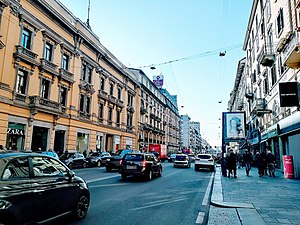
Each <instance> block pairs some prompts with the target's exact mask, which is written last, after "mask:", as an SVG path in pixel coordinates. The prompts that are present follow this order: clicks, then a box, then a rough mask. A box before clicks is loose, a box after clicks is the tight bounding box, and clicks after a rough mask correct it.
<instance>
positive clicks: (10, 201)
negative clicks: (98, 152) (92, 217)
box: [0, 151, 90, 225]
mask: <svg viewBox="0 0 300 225" xmlns="http://www.w3.org/2000/svg"><path fill="white" fill-rule="evenodd" d="M0 180H1V182H0V206H1V207H0V224H2V225H3V224H4V225H12V224H14V225H19V224H40V223H45V222H48V221H49V222H50V221H54V220H59V219H62V217H64V216H67V215H72V216H73V218H77V219H83V218H84V217H85V216H86V214H87V211H88V208H89V203H90V192H89V189H88V186H87V184H86V182H85V181H84V180H83V179H82V178H80V177H78V176H75V174H74V172H72V171H71V170H70V169H69V168H68V167H67V166H66V165H65V164H63V163H62V162H60V161H59V160H57V159H55V158H53V157H49V156H47V155H44V154H38V153H29V152H26V153H25V152H6V151H1V153H0ZM56 222H57V221H56ZM56 224H59V223H56Z"/></svg>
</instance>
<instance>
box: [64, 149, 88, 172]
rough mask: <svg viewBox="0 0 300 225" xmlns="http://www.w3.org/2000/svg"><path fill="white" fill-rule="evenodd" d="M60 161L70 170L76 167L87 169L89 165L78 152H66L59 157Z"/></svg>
mask: <svg viewBox="0 0 300 225" xmlns="http://www.w3.org/2000/svg"><path fill="white" fill-rule="evenodd" d="M59 159H60V161H62V162H63V163H64V164H66V165H67V166H68V167H69V168H70V169H73V168H76V167H83V168H85V167H86V165H87V162H86V159H85V158H84V156H83V154H81V153H80V152H77V151H68V152H65V153H63V154H62V155H61V156H60V157H59Z"/></svg>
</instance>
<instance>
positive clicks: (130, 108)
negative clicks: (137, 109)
mask: <svg viewBox="0 0 300 225" xmlns="http://www.w3.org/2000/svg"><path fill="white" fill-rule="evenodd" d="M127 111H128V112H131V113H134V108H133V106H130V105H128V106H127Z"/></svg>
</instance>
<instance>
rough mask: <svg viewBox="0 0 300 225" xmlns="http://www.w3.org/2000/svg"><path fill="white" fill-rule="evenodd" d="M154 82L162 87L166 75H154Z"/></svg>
mask: <svg viewBox="0 0 300 225" xmlns="http://www.w3.org/2000/svg"><path fill="white" fill-rule="evenodd" d="M153 83H154V84H155V86H156V87H158V88H161V87H162V86H163V85H164V76H163V75H158V76H153Z"/></svg>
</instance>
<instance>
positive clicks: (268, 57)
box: [257, 44, 275, 67]
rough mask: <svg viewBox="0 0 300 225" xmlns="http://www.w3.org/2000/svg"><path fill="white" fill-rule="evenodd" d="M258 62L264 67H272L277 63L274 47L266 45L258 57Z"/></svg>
mask: <svg viewBox="0 0 300 225" xmlns="http://www.w3.org/2000/svg"><path fill="white" fill-rule="evenodd" d="M257 61H258V62H259V63H260V64H261V65H262V66H267V67H272V66H273V64H274V62H275V53H274V50H273V46H272V45H270V44H264V45H263V46H262V48H261V50H260V52H259V54H258V56H257Z"/></svg>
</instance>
